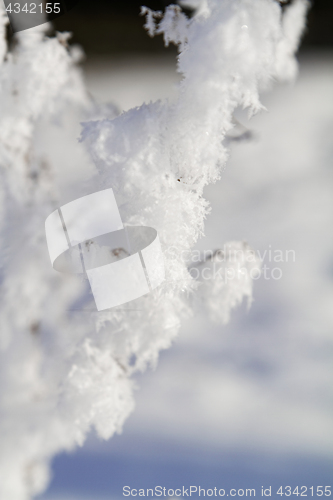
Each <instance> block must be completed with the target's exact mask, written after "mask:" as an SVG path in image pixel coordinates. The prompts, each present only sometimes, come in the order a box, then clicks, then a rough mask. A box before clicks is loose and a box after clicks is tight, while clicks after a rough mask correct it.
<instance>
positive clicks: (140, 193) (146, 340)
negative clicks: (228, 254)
mask: <svg viewBox="0 0 333 500" xmlns="http://www.w3.org/2000/svg"><path fill="white" fill-rule="evenodd" d="M183 3H184V4H185V3H186V5H187V6H192V7H193V8H195V9H197V10H196V13H195V14H194V15H193V17H192V18H191V19H187V18H186V17H185V15H184V14H183V13H182V12H181V10H180V9H179V7H178V6H169V7H168V8H167V9H166V12H165V13H164V15H162V14H160V13H158V14H155V13H153V12H151V11H150V10H149V9H147V8H143V13H144V14H145V15H146V16H147V22H146V27H147V29H148V31H149V33H150V35H154V34H159V33H162V34H163V36H164V39H165V42H166V44H168V43H170V42H174V43H176V44H177V45H178V46H179V58H178V71H179V72H180V73H181V75H182V81H181V84H180V86H179V92H178V98H177V99H176V100H175V101H174V102H171V103H170V102H168V101H165V102H155V103H149V104H143V105H142V106H141V107H139V108H135V109H131V110H129V111H128V112H126V113H123V114H120V115H119V116H117V113H116V111H115V108H114V107H113V106H112V105H108V106H97V105H95V104H94V103H93V102H92V101H91V99H90V98H89V96H88V93H87V91H86V90H85V87H84V82H83V78H82V75H81V73H80V70H79V69H78V68H77V62H78V60H79V58H80V51H79V50H78V49H77V48H75V47H73V48H71V47H68V46H67V39H68V36H67V34H61V35H60V34H58V35H57V36H55V37H51V38H49V37H47V36H46V34H45V26H43V27H38V28H34V29H31V30H27V31H26V32H24V31H23V32H20V33H19V34H17V35H16V36H15V43H14V44H12V46H11V47H10V48H9V47H8V46H7V42H6V39H5V32H6V16H5V12H4V10H3V7H2V6H0V10H1V40H0V51H1V54H0V57H1V70H0V163H1V181H2V182H1V186H2V187H1V193H0V194H1V197H0V199H1V262H2V266H1V331H0V356H1V361H0V379H1V389H0V440H1V451H0V498H1V499H4V500H8V499H9V498H10V499H11V500H27V499H29V498H31V497H32V496H34V495H35V494H37V493H38V492H41V491H43V490H44V489H45V488H46V487H47V484H48V481H49V476H50V472H49V471H50V468H49V464H50V461H51V459H52V457H53V456H54V455H55V454H57V453H59V452H60V451H62V450H70V449H73V448H74V447H75V446H77V445H82V444H83V442H84V440H85V437H86V435H87V433H88V432H89V430H90V429H91V428H95V429H96V431H97V433H98V434H99V435H100V436H101V437H102V438H105V439H108V438H110V437H111V436H112V434H114V433H115V432H120V431H121V428H122V425H123V422H124V421H125V419H126V418H127V416H128V415H129V413H130V412H131V411H132V410H133V407H134V401H133V389H134V382H133V375H134V374H135V373H136V372H138V371H142V370H145V369H146V368H147V367H148V366H154V365H155V364H156V362H157V359H158V354H159V352H160V351H161V349H166V348H168V347H169V346H170V345H171V343H172V341H173V340H174V339H175V337H176V335H177V333H178V331H179V328H180V323H181V319H182V318H184V317H186V316H188V315H190V314H192V305H193V301H192V299H191V297H193V296H195V295H197V296H198V297H201V299H202V304H203V305H204V306H205V307H207V310H208V312H209V314H210V315H211V316H212V317H213V318H214V319H217V320H219V321H222V322H224V321H227V320H228V318H229V313H230V309H231V308H233V307H235V306H236V305H237V304H239V303H240V302H241V301H242V299H243V297H244V296H245V297H248V298H251V294H252V282H251V280H250V278H249V275H248V274H246V273H245V275H243V277H242V279H236V280H228V281H225V282H224V283H216V281H214V279H212V280H206V281H204V282H201V283H200V282H199V281H198V280H196V279H193V277H192V276H191V273H190V267H191V263H190V262H187V261H186V259H184V258H182V256H183V255H186V253H187V252H188V251H189V250H190V249H191V248H193V247H194V246H195V244H196V242H197V240H198V238H200V237H201V236H202V235H203V234H204V221H205V218H206V216H207V214H208V213H209V203H208V201H207V200H205V198H204V196H203V190H204V187H205V186H206V185H207V184H208V183H212V182H216V181H217V180H219V179H220V177H221V173H222V169H223V167H224V165H225V162H226V161H227V158H228V151H227V149H226V146H225V145H224V142H223V139H224V138H225V137H226V134H227V133H228V132H230V131H231V130H232V129H233V127H234V120H233V112H234V111H235V110H236V109H237V108H238V107H243V108H248V110H249V113H250V114H253V113H255V112H257V111H259V110H261V109H262V108H263V106H262V105H261V103H260V99H259V92H260V91H261V90H263V89H265V88H267V87H268V86H269V84H270V83H271V82H272V81H273V80H274V79H280V80H284V79H290V78H293V77H294V76H295V75H296V71H297V66H296V62H295V57H294V53H295V50H296V49H297V45H298V41H299V38H300V35H301V32H302V29H303V25H304V17H305V13H306V9H307V2H306V0H295V1H294V3H292V4H291V5H290V6H288V7H287V8H286V9H285V12H284V13H283V15H282V10H281V7H280V5H279V4H278V3H277V2H276V1H274V0H232V1H231V0H204V1H200V2H189V1H186V2H183ZM110 98H111V99H112V96H110ZM80 122H83V129H82V133H81V139H80V142H78V141H77V137H78V136H79V134H80V128H79V123H80ZM107 187H112V188H113V190H114V193H115V196H116V199H117V203H118V206H119V210H120V213H121V216H122V220H123V222H124V223H125V224H127V225H145V226H151V227H154V228H155V229H156V230H157V231H158V233H159V237H160V240H161V244H162V248H163V251H164V256H165V268H166V280H165V282H164V284H163V285H162V286H161V287H160V288H159V289H158V290H157V291H156V293H154V294H151V295H148V296H145V297H143V298H142V299H140V301H139V307H138V310H135V311H131V310H128V309H127V310H126V309H124V310H119V309H114V310H110V311H106V312H102V313H97V312H96V313H87V312H84V311H81V312H75V305H78V304H80V301H81V300H82V297H83V296H84V294H85V293H86V288H85V286H86V284H85V282H80V281H76V280H75V279H74V278H73V279H72V278H70V277H68V276H64V275H61V274H58V273H56V272H54V271H53V269H52V267H51V266H50V262H49V259H48V253H47V248H46V243H45V235H44V221H45V219H46V217H47V216H48V215H49V214H50V213H51V212H52V211H53V210H55V209H56V208H57V207H59V206H61V205H62V204H63V203H65V202H68V201H71V200H73V199H75V198H77V197H79V196H81V195H84V194H87V193H92V192H95V191H98V190H99V189H104V188H107ZM221 196H223V184H221ZM240 237H241V235H240ZM170 246H172V247H173V248H174V249H175V248H176V251H174V252H172V254H171V253H170V252H168V248H169V247H170ZM229 248H230V249H232V248H235V249H236V250H237V251H239V249H240V248H244V253H243V254H242V257H240V260H241V263H242V264H244V262H245V261H246V254H247V252H250V249H249V247H248V246H245V247H243V244H242V243H230V244H229ZM224 265H226V263H224ZM243 268H244V269H245V270H247V272H248V273H249V271H250V268H251V266H249V265H245V266H243Z"/></svg>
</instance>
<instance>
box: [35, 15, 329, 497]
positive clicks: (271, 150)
mask: <svg viewBox="0 0 333 500" xmlns="http://www.w3.org/2000/svg"><path fill="white" fill-rule="evenodd" d="M72 15H73V14H72ZM332 56H333V52H332V51H331V50H330V49H329V48H327V47H326V50H323V49H321V50H320V48H318V47H317V49H316V50H315V51H314V50H312V51H309V50H307V51H303V52H302V53H301V56H300V75H299V79H298V81H297V82H296V84H295V85H293V86H290V85H288V86H287V85H285V86H283V85H280V86H278V87H276V88H275V89H274V90H273V91H272V92H271V93H269V94H267V96H264V97H263V103H264V104H265V105H266V107H267V108H268V113H261V114H260V115H259V116H256V117H255V118H254V119H252V120H251V121H250V122H247V119H246V116H243V115H242V113H240V114H239V116H238V117H237V118H238V119H239V121H240V122H241V123H242V124H243V125H245V126H246V127H248V128H250V129H251V131H252V132H253V140H252V141H249V142H241V143H234V144H233V146H232V151H231V157H230V161H229V163H228V165H227V168H226V170H225V172H224V174H223V176H222V180H221V181H220V182H219V183H217V184H216V185H214V186H211V187H209V188H208V189H207V190H206V193H205V194H206V198H207V199H208V200H209V201H210V202H211V205H212V213H211V215H210V217H209V218H208V219H207V224H206V237H205V238H204V239H202V240H201V241H200V246H199V248H200V249H201V250H207V249H215V248H218V247H221V246H223V243H224V242H225V241H230V240H240V239H244V240H246V241H248V242H249V244H250V245H251V246H252V247H253V248H254V249H257V250H258V251H259V252H260V253H261V255H262V256H263V255H265V258H264V262H263V263H264V264H266V265H267V267H268V268H269V269H273V268H274V267H279V268H281V271H282V276H281V278H280V279H277V280H275V279H272V277H271V274H270V272H268V277H269V278H270V279H264V277H263V276H262V277H261V278H260V279H259V280H258V281H257V282H256V284H255V288H254V303H253V304H252V307H251V309H250V310H249V311H248V310H247V308H246V305H245V304H244V307H242V308H240V309H238V310H236V311H235V312H234V313H233V315H232V318H231V321H230V323H229V324H228V325H227V326H224V327H221V326H218V327H217V326H213V325H212V324H211V323H210V322H209V320H208V318H207V317H206V316H204V315H202V316H201V315H197V316H195V317H194V318H193V319H192V320H190V321H188V322H187V323H186V324H184V325H183V327H182V329H181V333H180V336H179V338H178V340H177V342H176V343H175V344H174V346H173V347H172V348H171V349H169V350H168V351H166V352H163V353H162V355H161V357H160V361H159V364H158V367H157V369H156V371H155V373H152V372H148V373H146V374H145V375H143V376H141V377H139V378H138V379H137V380H138V391H137V393H136V409H135V411H134V413H133V414H132V415H131V416H130V417H129V419H128V420H127V422H126V423H125V425H124V431H123V434H122V435H121V436H115V437H113V438H112V439H111V440H110V441H109V442H107V443H104V442H101V441H99V440H98V439H97V438H95V437H94V435H91V437H90V438H89V439H88V442H87V443H86V444H85V445H84V447H83V448H82V449H80V450H79V451H76V452H75V453H74V454H72V455H67V454H63V455H61V456H59V457H58V458H56V459H55V461H54V464H53V474H54V479H53V481H52V483H51V486H50V488H49V490H48V492H47V493H45V494H44V495H43V496H41V497H39V498H40V499H41V500H79V499H80V500H102V499H103V500H106V499H113V498H115V499H118V498H121V497H122V487H123V486H125V485H129V486H131V487H133V488H149V487H151V488H153V487H155V486H156V485H161V486H165V487H167V488H179V487H182V486H183V485H184V486H187V487H188V486H190V485H200V486H201V487H205V488H214V487H215V486H216V487H221V488H222V487H223V488H226V489H227V488H236V489H237V488H257V491H258V492H259V489H260V488H261V486H265V487H268V486H272V487H273V491H274V488H275V489H277V488H278V487H279V486H281V485H282V486H285V485H290V486H292V487H295V486H297V485H298V486H301V485H307V486H308V487H310V486H315V487H316V486H317V485H330V484H332V483H331V482H332V470H333V453H332V452H333V431H332V429H333V426H332V423H333V422H332V416H333V412H332V375H333V373H332V358H333V341H332V330H333V307H332V304H333V239H332V227H333V197H332V188H333V170H332V165H333V147H332V144H333V143H332V132H333V65H332V62H333V58H332ZM84 72H85V77H86V82H87V86H88V88H89V91H90V93H91V95H92V96H93V98H94V99H95V100H96V101H98V102H113V103H115V104H116V105H117V106H119V108H121V109H123V110H126V109H129V108H131V107H133V106H139V105H140V104H142V102H149V101H150V100H156V99H158V98H164V97H170V98H172V95H173V92H174V86H175V85H176V84H177V81H178V77H177V74H176V72H175V58H174V57H173V54H167V55H163V54H160V53H153V54H146V53H143V52H140V53H134V54H133V53H131V54H116V55H114V54H110V55H107V54H94V55H92V56H91V57H90V58H88V59H87V60H86V62H85V64H84ZM269 250H271V252H272V255H274V251H280V252H282V254H283V255H284V258H283V260H284V262H278V263H276V262H274V260H273V259H272V258H271V259H270V258H269ZM287 250H293V251H294V252H295V254H294V255H295V261H293V259H292V258H289V261H288V262H286V258H285V255H286V251H287ZM265 252H266V254H265ZM275 255H276V254H275ZM273 498H279V496H276V495H274V494H273Z"/></svg>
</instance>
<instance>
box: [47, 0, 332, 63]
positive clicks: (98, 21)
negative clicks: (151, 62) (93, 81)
mask: <svg viewBox="0 0 333 500" xmlns="http://www.w3.org/2000/svg"><path fill="white" fill-rule="evenodd" d="M170 3H175V1H174V2H172V1H168V0H79V2H78V4H77V5H76V6H75V7H74V8H73V9H72V10H71V11H70V12H68V13H67V14H66V15H64V16H61V17H59V18H58V19H56V20H55V21H54V25H55V29H56V30H58V31H71V32H73V38H72V43H79V44H80V45H82V46H83V48H84V50H85V52H86V53H87V55H103V54H118V53H120V54H121V53H126V52H127V53H130V52H132V53H133V52H134V53H137V52H141V53H158V52H160V51H162V50H163V51H165V50H166V49H165V48H164V45H163V40H162V37H161V36H158V37H155V38H153V39H151V38H150V37H149V36H147V33H146V31H145V30H144V29H143V24H144V18H143V17H141V16H140V15H139V14H140V6H141V5H146V6H147V7H150V8H151V9H154V10H162V11H163V10H164V9H165V7H166V6H167V5H169V4H170ZM328 47H333V0H315V1H313V2H312V8H311V10H310V12H309V16H308V28H307V32H306V34H305V37H304V40H303V45H302V48H303V50H304V49H309V48H318V49H324V48H328ZM167 50H169V51H174V52H176V49H175V47H173V46H172V47H170V48H169V49H167Z"/></svg>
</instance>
